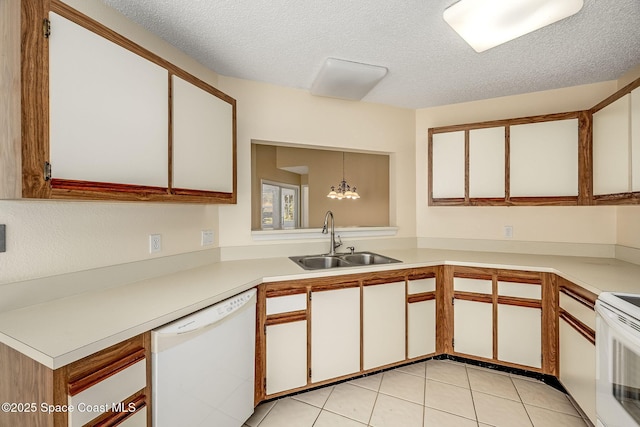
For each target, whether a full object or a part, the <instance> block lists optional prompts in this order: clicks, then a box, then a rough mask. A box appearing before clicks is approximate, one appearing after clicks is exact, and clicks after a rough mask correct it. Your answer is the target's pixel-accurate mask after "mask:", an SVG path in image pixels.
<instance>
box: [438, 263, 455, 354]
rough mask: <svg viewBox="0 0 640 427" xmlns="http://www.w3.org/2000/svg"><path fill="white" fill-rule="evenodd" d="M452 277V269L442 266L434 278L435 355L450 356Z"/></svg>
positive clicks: (452, 333) (452, 328)
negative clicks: (435, 301)
mask: <svg viewBox="0 0 640 427" xmlns="http://www.w3.org/2000/svg"><path fill="white" fill-rule="evenodd" d="M453 277H454V267H453V266H451V265H444V266H442V267H441V268H440V269H439V271H438V276H437V278H436V300H437V301H439V302H437V303H436V325H437V328H436V353H437V354H452V353H453V342H452V340H451V338H452V337H453V336H454V321H453V304H452V301H453Z"/></svg>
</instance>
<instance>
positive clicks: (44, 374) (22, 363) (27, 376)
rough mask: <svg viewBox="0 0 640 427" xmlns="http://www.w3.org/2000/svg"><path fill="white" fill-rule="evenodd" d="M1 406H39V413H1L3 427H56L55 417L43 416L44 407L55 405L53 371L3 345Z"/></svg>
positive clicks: (0, 421) (45, 414)
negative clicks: (31, 403)
mask: <svg viewBox="0 0 640 427" xmlns="http://www.w3.org/2000/svg"><path fill="white" fill-rule="evenodd" d="M0 378H2V380H1V381H0V402H2V403H4V402H9V403H27V402H29V403H30V402H34V403H37V405H38V408H37V409H38V410H37V411H35V412H5V411H0V425H1V426H12V427H32V426H42V427H53V426H54V420H53V415H51V414H47V413H46V412H41V411H40V407H39V405H40V404H41V403H47V404H54V402H55V400H54V393H53V385H54V373H53V370H51V369H49V368H47V367H46V366H44V365H42V364H40V363H38V362H36V361H35V360H33V359H31V358H30V357H28V356H25V355H24V354H22V353H20V352H19V351H17V350H14V349H13V348H11V347H9V346H8V345H6V344H3V343H0Z"/></svg>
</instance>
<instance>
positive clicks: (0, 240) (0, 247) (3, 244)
mask: <svg viewBox="0 0 640 427" xmlns="http://www.w3.org/2000/svg"><path fill="white" fill-rule="evenodd" d="M6 251H7V226H6V225H5V224H0V252H6Z"/></svg>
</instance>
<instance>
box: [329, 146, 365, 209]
mask: <svg viewBox="0 0 640 427" xmlns="http://www.w3.org/2000/svg"><path fill="white" fill-rule="evenodd" d="M327 197H328V198H330V199H338V200H342V199H351V200H356V199H359V198H360V195H359V194H358V192H357V191H356V187H355V186H353V188H351V186H350V185H349V184H347V181H346V180H345V179H344V151H343V152H342V181H340V184H338V186H337V188H336V186H334V185H332V186H331V191H330V192H329V194H327Z"/></svg>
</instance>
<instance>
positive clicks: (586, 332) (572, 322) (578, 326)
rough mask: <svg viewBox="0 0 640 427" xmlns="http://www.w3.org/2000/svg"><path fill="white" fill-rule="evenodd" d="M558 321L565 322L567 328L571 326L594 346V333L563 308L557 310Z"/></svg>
mask: <svg viewBox="0 0 640 427" xmlns="http://www.w3.org/2000/svg"><path fill="white" fill-rule="evenodd" d="M559 315H560V319H562V320H564V321H565V322H567V324H568V325H569V326H571V327H572V328H573V329H574V330H575V331H576V332H578V333H579V334H580V335H582V336H583V337H584V338H586V339H587V340H588V341H589V342H590V343H591V344H593V345H595V344H596V331H594V330H593V329H591V328H590V327H588V326H587V325H585V324H584V323H582V322H581V321H580V320H579V319H578V318H576V317H574V316H573V315H572V314H571V313H569V312H568V311H566V310H564V309H563V308H560V309H559Z"/></svg>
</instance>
